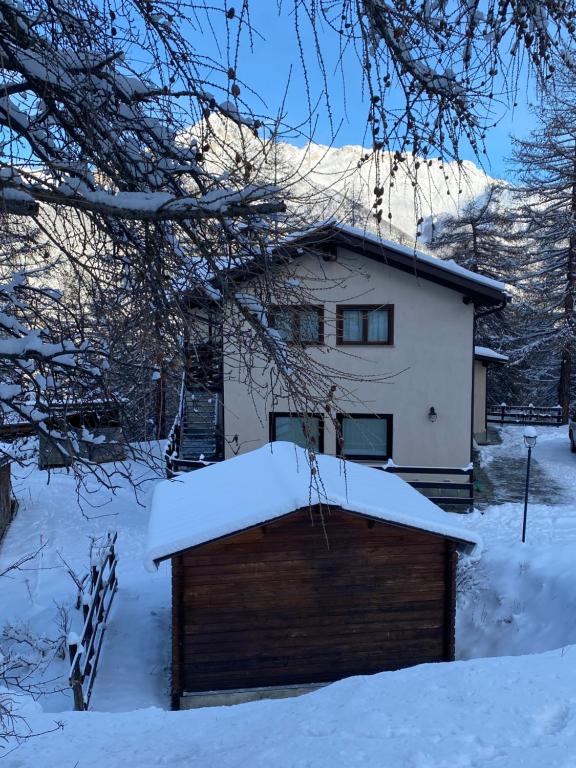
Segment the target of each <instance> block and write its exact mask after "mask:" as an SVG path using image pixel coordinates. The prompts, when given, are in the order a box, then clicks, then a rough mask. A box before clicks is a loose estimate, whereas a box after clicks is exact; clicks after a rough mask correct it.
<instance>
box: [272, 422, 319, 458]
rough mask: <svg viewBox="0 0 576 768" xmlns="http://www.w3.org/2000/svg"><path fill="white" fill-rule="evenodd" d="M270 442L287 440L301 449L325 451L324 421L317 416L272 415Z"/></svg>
mask: <svg viewBox="0 0 576 768" xmlns="http://www.w3.org/2000/svg"><path fill="white" fill-rule="evenodd" d="M270 440H272V441H274V440H285V441H287V442H289V443H296V445H299V446H300V447H301V448H313V449H314V450H315V451H317V452H318V453H322V451H323V450H324V420H323V418H322V416H318V415H316V414H304V415H293V414H291V413H271V414H270Z"/></svg>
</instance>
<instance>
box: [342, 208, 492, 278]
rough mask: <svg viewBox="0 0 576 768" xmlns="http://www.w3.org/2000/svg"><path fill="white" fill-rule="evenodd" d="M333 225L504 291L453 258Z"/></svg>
mask: <svg viewBox="0 0 576 768" xmlns="http://www.w3.org/2000/svg"><path fill="white" fill-rule="evenodd" d="M333 226H335V227H336V228H337V229H339V230H340V231H341V232H346V233H348V234H350V235H353V236H355V237H361V238H363V239H364V240H366V241H368V242H371V243H373V244H374V245H379V246H382V247H384V248H386V249H388V250H390V251H394V252H395V253H402V254H404V255H405V256H410V257H411V258H413V259H415V260H416V262H421V263H424V264H432V265H433V266H434V267H438V268H439V269H443V270H445V271H446V272H450V273H452V274H454V275H460V276H461V277H465V278H466V279H467V280H470V281H472V282H473V283H479V284H481V285H488V286H490V287H491V288H494V289H495V290H497V291H502V292H503V293H506V286H505V285H504V283H501V282H499V281H498V280H493V279H492V278H491V277H486V276H485V275H479V274H478V273H477V272H472V271H471V270H469V269H466V268H465V267H461V266H460V264H457V263H456V262H455V261H454V260H453V259H439V258H438V257H436V256H432V255H431V254H429V253H424V251H418V250H416V249H414V248H410V247H409V246H407V245H402V244H401V243H396V242H395V241H394V240H386V239H385V238H383V237H380V235H377V234H375V233H374V232H369V231H368V230H362V229H358V228H357V227H351V226H350V225H349V224H336V223H334V224H333Z"/></svg>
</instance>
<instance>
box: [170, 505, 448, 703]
mask: <svg viewBox="0 0 576 768" xmlns="http://www.w3.org/2000/svg"><path fill="white" fill-rule="evenodd" d="M454 564H455V561H454V558H453V544H452V542H449V541H447V540H445V539H443V538H442V537H440V536H434V535H432V534H428V533H424V532H421V531H418V530H414V529H409V528H402V527H398V526H394V525H390V524H387V523H382V522H375V521H374V520H371V519H367V518H365V517H361V516H359V515H355V514H352V513H349V512H345V511H343V510H341V509H339V508H336V507H330V508H327V507H324V508H323V509H322V510H320V509H319V508H313V509H312V510H310V509H308V508H307V509H303V510H298V511H296V512H294V513H292V514H291V515H289V516H287V517H284V518H282V519H279V520H276V521H273V522H271V523H269V524H266V525H262V526H259V527H257V528H252V529H250V530H248V531H244V532H240V533H238V534H234V535H232V536H228V537H226V538H223V539H220V540H218V541H214V542H210V543H208V544H204V545H202V546H199V547H196V548H194V549H190V550H187V551H186V552H184V553H182V554H180V555H177V556H175V557H174V558H173V564H172V568H173V622H174V624H173V633H174V634H173V694H174V698H173V701H174V703H176V701H177V699H178V697H179V695H180V694H181V693H182V692H184V691H207V690H227V689H228V690H230V689H235V688H251V687H258V686H279V685H290V684H299V683H309V682H316V683H320V682H330V681H333V680H337V679H339V678H342V677H346V676H348V675H357V674H369V673H373V672H378V671H382V670H389V669H398V668H400V667H406V666H411V665H413V664H419V663H423V662H432V661H443V660H449V659H451V658H453V652H454V643H453V638H454Z"/></svg>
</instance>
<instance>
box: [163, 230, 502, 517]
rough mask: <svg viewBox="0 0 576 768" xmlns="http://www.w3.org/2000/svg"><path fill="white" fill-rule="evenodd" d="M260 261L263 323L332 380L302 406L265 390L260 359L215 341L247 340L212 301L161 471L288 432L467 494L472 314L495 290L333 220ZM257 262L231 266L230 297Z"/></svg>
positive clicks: (448, 264) (227, 311) (249, 281)
mask: <svg viewBox="0 0 576 768" xmlns="http://www.w3.org/2000/svg"><path fill="white" fill-rule="evenodd" d="M266 267H267V268H270V269H275V270H276V271H277V273H278V275H279V277H278V284H279V285H281V286H282V287H283V288H282V291H281V293H282V296H281V297H280V298H278V299H277V301H278V303H277V304H276V305H275V306H273V307H272V308H269V310H268V312H267V319H266V321H267V323H268V325H269V326H270V327H271V330H272V331H273V332H274V333H276V335H277V336H278V337H279V338H280V339H281V341H282V342H283V343H284V344H286V345H292V346H296V347H299V348H305V351H306V353H307V359H308V360H309V361H310V365H311V366H316V369H317V370H320V371H321V370H322V369H323V367H324V368H325V370H326V378H329V377H330V378H331V380H333V381H334V383H335V387H336V389H335V393H334V398H333V401H332V402H331V403H330V413H328V412H327V409H326V408H321V407H314V409H313V410H310V411H307V412H305V413H302V412H299V411H297V410H296V409H295V405H294V403H293V402H291V400H290V397H288V396H285V394H283V393H282V392H275V391H273V390H272V388H271V386H270V381H271V379H273V375H272V372H271V366H270V365H267V364H265V363H263V362H262V360H261V359H260V360H259V359H258V357H257V354H255V356H253V357H252V358H251V359H250V360H249V361H248V362H247V360H246V357H245V356H243V352H242V350H240V351H238V349H237V344H236V346H234V347H233V345H229V344H227V342H226V339H227V338H229V337H230V335H232V334H234V336H235V338H236V339H237V338H249V337H250V333H251V329H250V325H249V324H248V323H246V324H245V326H244V327H241V328H240V331H239V330H238V325H237V324H236V325H234V324H230V330H228V331H227V330H226V328H227V322H228V317H229V316H230V315H233V314H234V311H235V310H234V309H231V308H230V307H229V306H228V305H227V304H224V305H223V306H222V305H220V306H218V304H217V302H215V306H214V308H213V309H212V310H211V311H206V312H205V317H204V321H205V324H206V332H205V333H204V336H203V339H204V340H203V341H202V343H196V344H192V345H190V348H189V356H188V369H189V376H188V379H187V381H186V384H185V387H184V396H183V399H182V407H181V411H180V414H179V418H178V419H177V423H176V425H175V430H174V432H173V434H172V436H171V438H172V439H171V441H170V449H169V467H168V469H169V475H171V474H174V473H176V472H178V471H181V470H184V469H187V468H193V467H195V466H200V465H202V462H206V461H208V462H210V461H217V460H221V459H226V458H230V457H231V456H234V455H237V454H241V453H243V452H245V451H249V450H252V449H254V448H257V447H258V446H261V445H264V444H265V443H266V442H268V441H274V440H291V441H293V442H296V443H299V444H301V445H304V444H306V443H307V442H309V443H311V444H312V445H313V446H314V448H315V450H317V451H320V452H322V453H326V454H332V455H340V456H343V457H345V458H349V459H353V460H355V461H360V462H364V463H367V464H370V465H371V466H379V467H383V466H387V467H388V468H389V469H392V470H395V471H397V472H401V473H402V474H403V475H404V476H405V477H408V478H409V479H411V480H412V481H413V482H415V483H417V484H419V485H420V487H422V489H423V490H424V485H426V484H427V486H430V488H429V489H428V492H430V491H432V492H434V490H435V491H436V494H435V498H439V499H440V498H443V497H445V496H458V495H460V492H461V491H463V492H464V493H463V494H462V495H463V496H465V497H466V498H465V500H466V501H467V502H468V503H469V501H470V498H469V496H468V492H469V489H470V488H471V474H470V473H471V462H472V435H473V428H472V423H473V404H474V318H475V313H476V311H477V310H481V311H482V313H483V314H486V313H487V312H491V311H495V310H497V309H501V308H502V307H503V306H504V305H505V304H506V301H507V299H508V294H507V293H506V290H505V287H504V286H503V285H502V284H501V283H499V282H497V281H495V280H492V279H490V278H487V277H484V276H482V275H478V274H476V273H473V272H470V271H469V270H466V269H464V268H462V267H460V266H458V265H457V264H455V263H454V262H452V261H442V260H440V259H437V258H435V257H433V256H430V255H428V254H425V253H422V252H419V251H414V250H413V249H411V248H408V247H406V246H403V245H399V244H397V243H393V242H389V241H385V240H382V239H380V238H379V237H378V236H376V235H373V234H370V233H367V232H362V231H360V230H356V229H354V228H351V227H348V226H345V225H340V224H336V223H333V222H328V223H325V224H322V225H319V226H317V227H315V228H312V229H311V230H309V231H307V232H305V233H303V234H301V235H299V236H297V237H294V238H292V239H291V240H290V241H289V242H288V243H287V244H286V245H285V246H284V247H283V248H282V249H279V250H278V251H277V252H274V254H272V255H271V257H270V260H269V262H267V265H266ZM257 269H258V267H254V268H253V269H251V270H246V271H245V273H243V272H242V271H239V274H238V278H237V282H238V294H237V296H239V297H241V298H242V300H243V301H244V302H245V305H246V306H247V307H250V301H252V298H253V296H254V290H255V288H254V287H253V283H254V282H255V279H256V278H255V274H256V272H257ZM291 286H296V287H295V288H294V289H293V290H292V291H291V290H290V287H291ZM251 288H252V291H253V292H252V298H251ZM299 297H300V298H299ZM253 305H254V308H255V309H254V312H255V313H258V306H259V304H258V301H257V300H256V299H254V301H253ZM199 314H201V313H199ZM248 380H250V382H251V386H249V385H248V384H247V381H248ZM255 393H256V394H255ZM447 484H449V485H447ZM438 489H440V491H439V492H438Z"/></svg>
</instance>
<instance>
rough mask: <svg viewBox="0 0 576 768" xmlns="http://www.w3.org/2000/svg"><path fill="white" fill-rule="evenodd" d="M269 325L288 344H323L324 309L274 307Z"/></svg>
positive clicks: (312, 307) (313, 307)
mask: <svg viewBox="0 0 576 768" xmlns="http://www.w3.org/2000/svg"><path fill="white" fill-rule="evenodd" d="M270 325H271V326H272V328H275V329H276V330H277V331H278V333H279V334H280V336H281V337H282V339H283V340H284V341H286V342H288V343H289V344H294V343H300V344H323V343H324V310H323V308H322V307H315V306H295V307H275V308H274V309H273V310H272V311H271V312H270Z"/></svg>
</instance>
